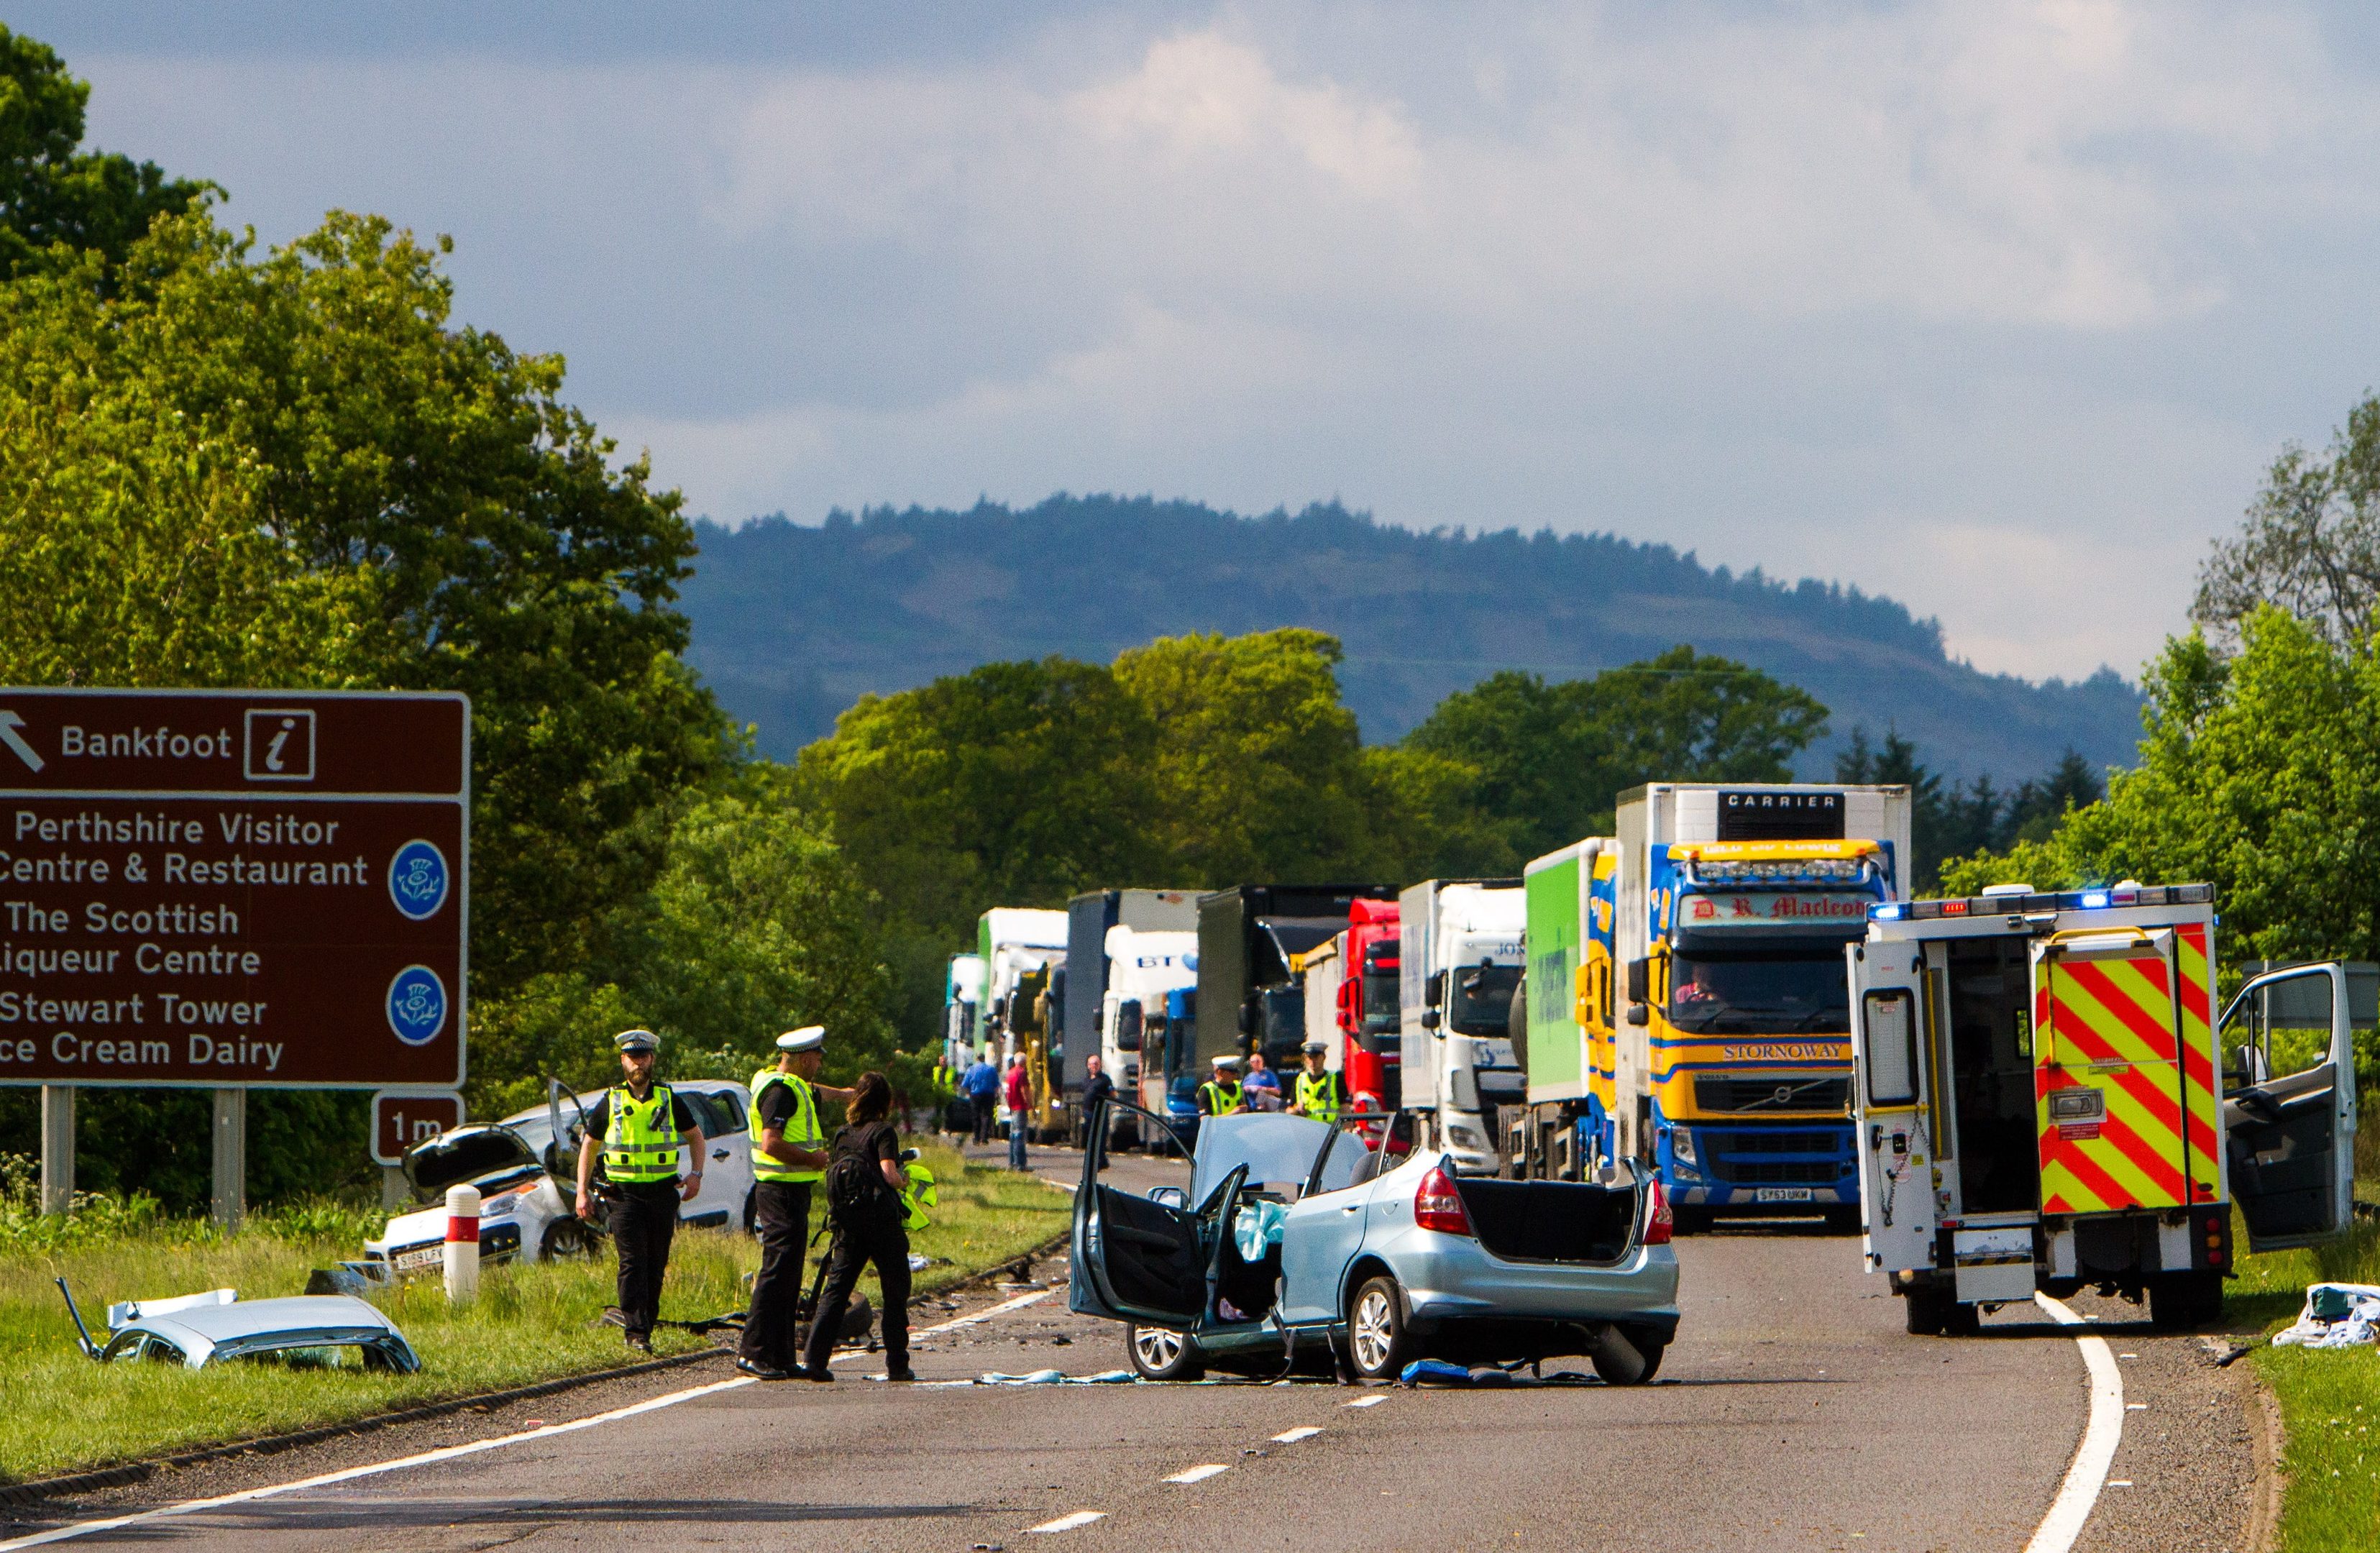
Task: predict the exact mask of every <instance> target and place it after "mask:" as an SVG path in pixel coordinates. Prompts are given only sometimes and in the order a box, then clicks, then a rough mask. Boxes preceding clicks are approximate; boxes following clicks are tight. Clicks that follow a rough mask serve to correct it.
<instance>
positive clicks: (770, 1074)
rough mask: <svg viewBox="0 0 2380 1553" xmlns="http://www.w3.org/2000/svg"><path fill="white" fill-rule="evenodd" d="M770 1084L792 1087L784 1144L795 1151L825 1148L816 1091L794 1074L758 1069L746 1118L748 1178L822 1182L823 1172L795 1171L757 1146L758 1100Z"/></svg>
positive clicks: (824, 1174) (754, 1076)
mask: <svg viewBox="0 0 2380 1553" xmlns="http://www.w3.org/2000/svg"><path fill="white" fill-rule="evenodd" d="M771 1084H786V1085H791V1086H793V1091H794V1114H793V1115H792V1116H791V1117H789V1118H787V1119H786V1122H785V1141H786V1142H787V1143H789V1144H792V1145H793V1146H794V1147H795V1148H807V1149H810V1150H813V1151H815V1150H818V1149H822V1148H824V1147H826V1140H825V1138H824V1137H823V1136H822V1135H821V1134H820V1132H819V1119H818V1092H817V1091H816V1090H814V1089H812V1088H811V1087H810V1086H809V1082H808V1081H807V1079H804V1078H803V1077H801V1076H800V1075H799V1074H789V1073H782V1072H780V1071H778V1070H777V1069H775V1068H762V1069H761V1070H760V1071H759V1073H756V1074H753V1075H752V1107H751V1115H750V1116H749V1117H748V1118H747V1122H749V1125H750V1128H751V1133H752V1179H753V1180H755V1181H823V1180H825V1179H826V1171H822V1170H818V1171H797V1170H795V1169H794V1167H793V1166H791V1165H788V1164H787V1163H785V1162H784V1161H783V1159H778V1158H777V1157H776V1156H775V1155H773V1154H771V1153H769V1152H767V1151H766V1150H764V1149H763V1148H762V1147H760V1097H761V1096H762V1095H764V1094H767V1093H768V1090H769V1086H771Z"/></svg>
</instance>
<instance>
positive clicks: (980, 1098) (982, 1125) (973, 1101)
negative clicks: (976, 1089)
mask: <svg viewBox="0 0 2380 1553" xmlns="http://www.w3.org/2000/svg"><path fill="white" fill-rule="evenodd" d="M967 1103H968V1104H969V1105H970V1106H972V1107H973V1108H974V1109H975V1141H976V1142H977V1143H990V1141H991V1123H992V1117H993V1112H994V1111H996V1110H998V1109H999V1102H998V1101H996V1100H994V1099H993V1098H991V1097H990V1096H989V1095H977V1096H974V1097H972V1098H969V1100H968V1101H967Z"/></svg>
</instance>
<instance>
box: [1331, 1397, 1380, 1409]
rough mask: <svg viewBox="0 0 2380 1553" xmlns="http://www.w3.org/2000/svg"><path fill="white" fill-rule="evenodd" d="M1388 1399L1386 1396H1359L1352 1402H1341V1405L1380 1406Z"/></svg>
mask: <svg viewBox="0 0 2380 1553" xmlns="http://www.w3.org/2000/svg"><path fill="white" fill-rule="evenodd" d="M1388 1400H1389V1399H1388V1398H1386V1397H1358V1398H1356V1399H1355V1400H1354V1401H1352V1402H1341V1403H1340V1404H1339V1405H1340V1406H1341V1407H1378V1406H1379V1405H1380V1404H1381V1403H1382V1402H1384V1401H1388Z"/></svg>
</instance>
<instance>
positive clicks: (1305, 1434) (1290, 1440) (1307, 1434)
mask: <svg viewBox="0 0 2380 1553" xmlns="http://www.w3.org/2000/svg"><path fill="white" fill-rule="evenodd" d="M1321 1432H1322V1431H1321V1430H1320V1429H1318V1428H1316V1427H1315V1426H1313V1425H1311V1424H1300V1425H1299V1426H1297V1427H1295V1428H1294V1429H1283V1430H1282V1431H1281V1433H1279V1434H1277V1435H1275V1436H1273V1437H1272V1442H1273V1443H1274V1444H1275V1445H1295V1444H1296V1443H1297V1442H1298V1441H1299V1440H1302V1439H1312V1438H1314V1437H1315V1436H1317V1435H1318V1434H1320V1433H1321Z"/></svg>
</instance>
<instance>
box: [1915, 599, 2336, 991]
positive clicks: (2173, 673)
mask: <svg viewBox="0 0 2380 1553" xmlns="http://www.w3.org/2000/svg"><path fill="white" fill-rule="evenodd" d="M2146 688H2147V691H2148V705H2147V707H2146V708H2145V709H2144V710H2143V723H2144V726H2145V729H2146V736H2145V737H2144V738H2143V740H2142V743H2141V763H2140V765H2139V766H2138V768H2136V769H2135V770H2131V771H2129V772H2121V773H2119V774H2118V775H2117V776H2116V777H2115V778H2114V780H2113V781H2112V782H2111V783H2110V784H2109V788H2108V793H2107V797H2106V799H2104V800H2103V801H2101V802H2098V803H2095V804H2092V805H2089V806H2087V807H2080V808H2075V809H2071V810H2069V811H2067V812H2066V815H2065V818H2064V819H2063V820H2062V821H2061V822H2060V823H2059V824H2058V827H2057V829H2056V830H2055V831H2053V832H2051V834H2050V835H2049V836H2048V837H2047V839H2046V840H2044V841H2041V842H2021V843H2018V844H2017V845H2016V846H2014V847H2013V848H2011V849H2010V851H2009V852H2007V853H2006V854H2002V855H1992V854H1982V855H1975V856H1971V857H1966V858H1961V859H1960V860H1959V861H1958V862H1956V863H1954V864H1953V865H1951V866H1950V867H1948V868H1947V869H1946V870H1945V876H1946V877H1945V884H1946V887H1947V888H1948V889H1949V890H1950V891H1951V892H1957V893H1973V892H1977V891H1979V890H1981V889H1982V888H1983V887H1984V886H1985V885H1986V884H1992V883H1998V882H2002V881H2005V880H2023V881H2024V882H2027V883H2031V884H2033V885H2034V886H2036V887H2037V888H2043V889H2056V888H2071V887H2072V886H2074V885H2077V884H2083V883H2100V882H2107V881H2108V880H2119V879H2124V878H2132V879H2139V880H2143V881H2146V882H2150V883H2179V882H2183V881H2187V880H2206V881H2209V882H2212V883H2213V884H2214V885H2215V886H2216V890H2217V892H2218V900H2219V902H2220V904H2221V906H2222V910H2223V923H2224V934H2225V939H2226V941H2227V949H2226V957H2227V958H2233V957H2238V958H2264V959H2298V958H2309V957H2318V956H2323V955H2332V954H2338V955H2347V956H2351V957H2354V958H2358V959H2371V958H2374V956H2375V954H2380V933H2376V932H2375V925H2374V912H2375V908H2380V900H2375V897H2374V894H2373V892H2372V890H2371V887H2370V881H2371V880H2373V879H2374V878H2375V877H2380V650H2375V646H2374V640H2373V638H2372V637H2369V636H2365V637H2359V638H2357V639H2356V640H2354V641H2353V642H2351V643H2350V644H2348V645H2346V646H2343V647H2342V646H2337V645H2334V644H2333V643H2331V642H2330V641H2329V640H2327V639H2326V631H2325V627H2324V626H2323V625H2319V624H2317V623H2313V622H2308V621H2301V620H2298V619H2296V618H2294V617H2292V616H2290V615H2289V614H2287V613H2283V612H2282V611H2280V610H2279V609H2277V608H2272V607H2266V608H2264V609H2261V610H2259V611H2257V612H2256V613H2253V614H2251V615H2249V616H2248V617H2247V618H2246V619H2245V620H2244V621H2242V622H2241V624H2240V650H2239V652H2238V653H2237V655H2236V656H2231V657H2228V658H2227V657H2225V656H2223V655H2221V654H2219V653H2218V652H2216V650H2215V649H2214V648H2213V647H2212V646H2211V645H2210V644H2209V642H2208V641H2207V639H2206V637H2204V635H2203V634H2202V633H2200V632H2195V631H2193V632H2192V634H2191V635H2190V636H2188V637H2181V638H2179V639H2176V640H2173V641H2169V642H2168V644H2167V646H2166V650H2165V653H2164V655H2163V656H2162V657H2161V658H2160V659H2159V660H2158V661H2157V662H2156V664H2155V666H2154V667H2153V668H2152V670H2151V672H2150V673H2149V674H2148V676H2147V684H2146Z"/></svg>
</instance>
